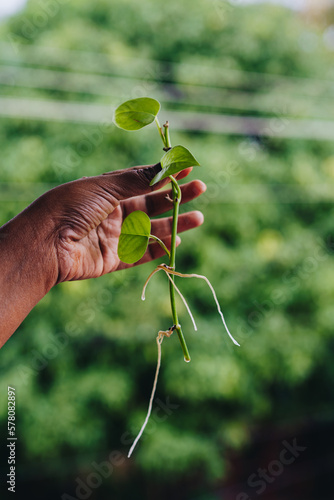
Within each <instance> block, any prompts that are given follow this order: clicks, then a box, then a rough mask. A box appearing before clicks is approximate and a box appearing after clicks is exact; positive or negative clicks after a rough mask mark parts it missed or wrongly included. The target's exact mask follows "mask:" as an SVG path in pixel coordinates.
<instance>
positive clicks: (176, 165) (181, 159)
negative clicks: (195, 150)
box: [150, 146, 200, 186]
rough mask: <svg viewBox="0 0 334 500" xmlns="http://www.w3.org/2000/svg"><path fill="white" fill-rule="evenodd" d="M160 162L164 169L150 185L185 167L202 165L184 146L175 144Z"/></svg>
mask: <svg viewBox="0 0 334 500" xmlns="http://www.w3.org/2000/svg"><path fill="white" fill-rule="evenodd" d="M160 163H161V168H162V170H161V171H160V172H158V173H157V175H156V176H155V177H154V178H153V179H152V181H151V182H150V186H153V185H154V184H156V183H157V182H159V181H161V180H162V179H165V178H166V177H168V176H169V175H173V174H177V173H178V172H181V170H184V169H185V168H188V167H197V166H200V165H199V163H198V161H197V160H196V158H194V156H193V155H192V154H191V153H190V151H189V150H188V149H187V148H184V147H183V146H175V147H174V148H172V149H170V150H169V151H167V153H166V154H165V155H164V156H163V157H162V158H161V160H160Z"/></svg>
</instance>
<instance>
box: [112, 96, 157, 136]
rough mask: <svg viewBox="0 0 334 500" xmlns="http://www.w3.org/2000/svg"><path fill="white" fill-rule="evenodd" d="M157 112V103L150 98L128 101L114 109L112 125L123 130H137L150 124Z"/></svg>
mask: <svg viewBox="0 0 334 500" xmlns="http://www.w3.org/2000/svg"><path fill="white" fill-rule="evenodd" d="M159 110H160V103H159V101H156V100H155V99H151V98H150V97H139V98H138V99H130V101H126V102H123V104H121V105H120V106H118V108H116V110H115V114H114V123H115V124H116V125H117V127H119V128H122V129H124V130H139V129H140V128H143V127H146V125H149V124H150V123H152V122H153V121H154V119H155V117H156V116H157V114H158V113H159Z"/></svg>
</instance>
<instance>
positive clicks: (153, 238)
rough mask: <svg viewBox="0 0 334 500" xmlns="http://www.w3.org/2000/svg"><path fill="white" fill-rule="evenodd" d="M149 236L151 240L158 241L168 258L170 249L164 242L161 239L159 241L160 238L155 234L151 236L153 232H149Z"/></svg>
mask: <svg viewBox="0 0 334 500" xmlns="http://www.w3.org/2000/svg"><path fill="white" fill-rule="evenodd" d="M150 238H151V239H152V240H155V241H157V242H158V243H159V245H160V246H161V248H163V249H164V250H165V252H166V254H167V255H168V257H169V258H170V251H169V250H168V248H167V247H166V245H165V244H164V242H163V241H161V239H160V238H158V237H157V236H153V234H150Z"/></svg>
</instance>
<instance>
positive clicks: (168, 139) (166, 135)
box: [163, 122, 172, 148]
mask: <svg viewBox="0 0 334 500" xmlns="http://www.w3.org/2000/svg"><path fill="white" fill-rule="evenodd" d="M163 127H164V129H165V142H166V148H171V147H172V145H171V142H170V137H169V123H168V122H166V123H164V126H163Z"/></svg>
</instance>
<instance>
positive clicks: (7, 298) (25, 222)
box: [0, 205, 57, 345]
mask: <svg viewBox="0 0 334 500" xmlns="http://www.w3.org/2000/svg"><path fill="white" fill-rule="evenodd" d="M36 212H38V210H37V211H36ZM36 212H35V208H34V205H31V206H30V207H28V208H27V209H26V210H24V211H23V212H21V213H20V214H19V215H18V216H16V217H15V218H14V219H12V220H11V221H9V222H8V223H7V224H5V225H4V226H2V227H1V228H0V289H1V291H2V293H1V304H0V318H1V332H0V340H1V345H3V344H4V342H6V340H8V338H9V336H10V335H11V334H12V333H14V331H15V330H16V329H17V328H18V326H19V325H20V324H21V322H22V321H23V320H24V318H25V317H26V316H27V315H28V314H29V312H30V311H31V309H33V307H34V306H35V305H36V304H37V303H38V302H39V301H40V300H41V299H42V298H43V297H44V296H45V295H46V294H47V292H48V291H49V290H50V289H51V288H52V287H53V286H54V285H55V283H56V281H57V259H56V251H55V245H54V244H53V241H52V230H51V224H50V223H48V218H47V217H45V214H42V216H40V215H39V216H37V213H36Z"/></svg>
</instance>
